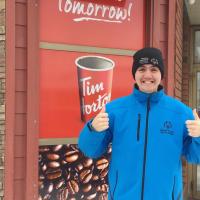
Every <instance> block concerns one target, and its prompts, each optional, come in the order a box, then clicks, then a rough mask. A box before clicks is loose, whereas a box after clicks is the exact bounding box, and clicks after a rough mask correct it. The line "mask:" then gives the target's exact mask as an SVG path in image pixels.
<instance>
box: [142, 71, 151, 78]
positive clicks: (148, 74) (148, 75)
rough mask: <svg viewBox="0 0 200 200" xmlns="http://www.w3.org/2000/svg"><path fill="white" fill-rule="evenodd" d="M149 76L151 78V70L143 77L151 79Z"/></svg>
mask: <svg viewBox="0 0 200 200" xmlns="http://www.w3.org/2000/svg"><path fill="white" fill-rule="evenodd" d="M151 76H152V73H151V70H146V71H145V73H144V77H151Z"/></svg>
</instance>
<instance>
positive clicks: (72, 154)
mask: <svg viewBox="0 0 200 200" xmlns="http://www.w3.org/2000/svg"><path fill="white" fill-rule="evenodd" d="M65 156H66V157H65V160H66V161H67V162H69V163H72V162H75V161H76V160H77V159H78V157H79V156H78V153H77V152H76V151H69V152H67V153H66V154H65Z"/></svg>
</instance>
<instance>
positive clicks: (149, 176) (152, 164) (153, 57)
mask: <svg viewBox="0 0 200 200" xmlns="http://www.w3.org/2000/svg"><path fill="white" fill-rule="evenodd" d="M132 74H133V78H134V79H135V81H136V84H135V86H134V90H133V93H132V94H130V95H129V96H126V97H122V98H119V99H116V100H113V101H112V102H110V103H108V104H107V105H106V108H103V109H102V111H101V112H100V113H99V114H98V115H97V116H96V117H95V118H94V119H92V120H91V121H89V122H88V123H87V124H86V125H85V127H84V128H83V130H82V132H81V134H80V137H79V147H80V149H81V150H82V151H83V153H84V154H85V155H86V156H89V157H92V158H96V157H99V156H101V155H102V154H103V153H104V152H105V151H106V150H107V147H108V145H109V143H112V155H111V161H110V167H109V174H108V181H109V193H108V197H109V200H182V199H183V195H182V164H181V157H182V156H184V157H185V158H186V159H187V161H188V162H191V163H200V119H199V117H198V115H197V113H196V110H193V111H192V110H191V109H190V108H189V107H187V106H186V105H184V104H183V103H181V102H180V101H178V100H176V99H174V98H172V97H169V96H167V95H166V94H165V93H164V89H163V86H162V85H161V80H162V79H163V76H164V64H163V58H162V54H161V51H160V50H159V49H156V48H144V49H141V50H139V51H138V52H136V54H135V55H134V61H133V68H132Z"/></svg>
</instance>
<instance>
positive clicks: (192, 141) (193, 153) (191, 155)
mask: <svg viewBox="0 0 200 200" xmlns="http://www.w3.org/2000/svg"><path fill="white" fill-rule="evenodd" d="M188 119H189V120H193V119H194V117H193V114H192V111H191V112H190V114H189V117H188ZM186 120H187V119H186ZM182 154H183V156H184V157H185V158H186V160H187V161H188V162H189V163H194V164H199V163H200V137H191V136H190V135H189V134H188V131H187V127H186V124H184V137H183V151H182Z"/></svg>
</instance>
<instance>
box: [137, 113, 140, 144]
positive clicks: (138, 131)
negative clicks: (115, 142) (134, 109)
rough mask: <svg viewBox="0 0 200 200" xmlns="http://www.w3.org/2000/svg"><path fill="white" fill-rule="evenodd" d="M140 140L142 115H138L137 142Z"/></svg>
mask: <svg viewBox="0 0 200 200" xmlns="http://www.w3.org/2000/svg"><path fill="white" fill-rule="evenodd" d="M139 140H140V114H138V126H137V141H139Z"/></svg>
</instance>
